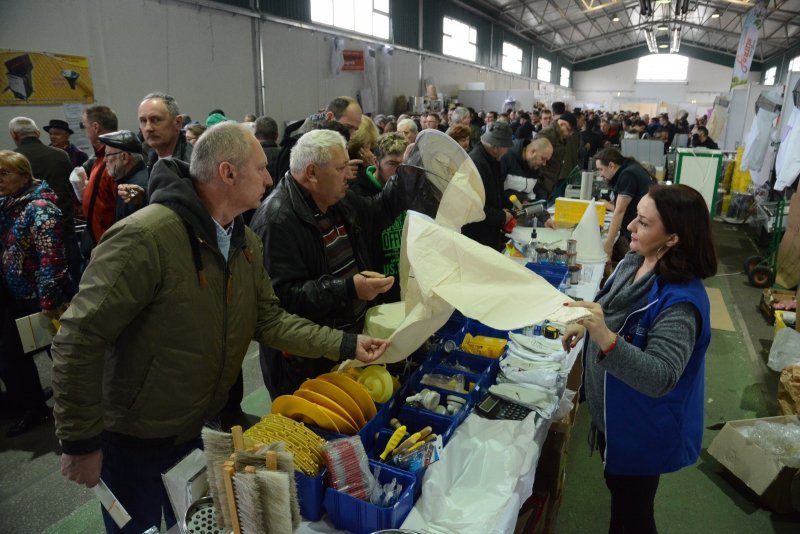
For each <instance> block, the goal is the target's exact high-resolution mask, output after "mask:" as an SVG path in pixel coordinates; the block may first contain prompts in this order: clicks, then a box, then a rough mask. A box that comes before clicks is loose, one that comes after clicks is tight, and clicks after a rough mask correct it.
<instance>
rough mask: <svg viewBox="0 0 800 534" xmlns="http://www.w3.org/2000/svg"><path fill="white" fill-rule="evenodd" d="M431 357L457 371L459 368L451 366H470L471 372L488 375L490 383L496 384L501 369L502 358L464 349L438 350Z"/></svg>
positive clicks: (440, 364) (439, 364) (438, 363)
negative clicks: (479, 354) (487, 356)
mask: <svg viewBox="0 0 800 534" xmlns="http://www.w3.org/2000/svg"><path fill="white" fill-rule="evenodd" d="M431 359H432V360H433V361H434V362H436V365H438V366H440V367H445V368H451V369H453V370H454V371H457V369H455V368H452V367H450V366H452V365H455V364H457V365H460V366H462V367H466V368H468V369H469V370H470V372H472V373H474V374H478V375H481V376H483V375H485V376H487V377H488V379H489V380H488V383H489V384H490V385H491V384H494V381H495V379H496V378H497V373H498V372H499V370H500V358H486V357H484V356H478V355H476V354H470V353H468V352H464V351H462V350H453V351H451V352H449V353H446V352H444V351H441V352H437V353H435V354H432V355H431Z"/></svg>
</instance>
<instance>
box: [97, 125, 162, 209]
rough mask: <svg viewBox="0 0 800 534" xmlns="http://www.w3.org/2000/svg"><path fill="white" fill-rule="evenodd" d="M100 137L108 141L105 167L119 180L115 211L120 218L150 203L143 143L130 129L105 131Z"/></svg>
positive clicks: (100, 139)
mask: <svg viewBox="0 0 800 534" xmlns="http://www.w3.org/2000/svg"><path fill="white" fill-rule="evenodd" d="M97 139H98V140H99V141H100V142H101V143H103V144H104V145H106V170H107V171H108V174H110V175H111V176H112V177H113V178H114V182H116V184H117V204H116V208H115V211H114V222H117V221H119V220H120V219H124V218H125V217H127V216H128V215H130V214H131V213H133V212H134V211H136V210H138V209H139V208H141V207H142V206H143V205H145V204H146V203H147V199H146V198H145V195H146V191H147V181H148V179H149V173H148V172H147V167H146V166H145V164H144V157H143V156H142V143H141V142H140V141H139V138H138V137H137V136H136V134H134V133H133V132H130V131H128V130H119V131H118V132H111V133H106V134H102V135H99V136H98V137H97Z"/></svg>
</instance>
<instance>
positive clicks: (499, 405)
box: [475, 393, 532, 421]
mask: <svg viewBox="0 0 800 534" xmlns="http://www.w3.org/2000/svg"><path fill="white" fill-rule="evenodd" d="M475 411H477V412H478V414H479V415H482V416H483V417H486V418H487V419H509V420H512V421H522V420H523V419H525V417H526V416H527V415H528V414H529V413H531V411H532V410H531V409H530V408H526V407H525V406H522V405H520V404H515V403H513V402H511V401H507V400H505V399H501V398H500V397H498V396H496V395H492V394H491V393H489V394H488V395H486V397H485V398H484V399H483V400H482V401H481V402H480V403H479V404H478V405H477V406H476V407H475Z"/></svg>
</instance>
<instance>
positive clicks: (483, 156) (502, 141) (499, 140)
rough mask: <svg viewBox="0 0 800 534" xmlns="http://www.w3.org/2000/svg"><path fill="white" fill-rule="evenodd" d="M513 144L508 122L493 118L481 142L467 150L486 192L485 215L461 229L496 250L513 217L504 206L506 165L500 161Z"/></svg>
mask: <svg viewBox="0 0 800 534" xmlns="http://www.w3.org/2000/svg"><path fill="white" fill-rule="evenodd" d="M512 145H513V143H512V141H511V126H509V125H508V124H506V123H504V122H496V123H494V124H493V125H492V126H490V127H489V129H488V130H486V133H484V134H483V135H482V136H481V142H480V143H478V145H477V146H476V147H475V148H473V149H472V151H471V152H470V153H469V157H470V158H471V159H472V161H473V162H474V163H475V167H477V168H478V172H479V173H480V175H481V181H482V182H483V189H484V191H485V192H486V203H485V204H484V207H483V211H484V213H485V214H486V218H485V219H484V220H482V221H478V222H474V223H470V224H467V225H465V226H464V227H463V228H462V229H461V232H462V233H463V234H464V235H465V236H467V237H470V238H472V239H474V240H475V241H477V242H478V243H481V244H482V245H486V246H487V247H491V248H493V249H495V250H500V249H501V248H502V246H503V243H502V238H503V227H504V226H505V225H506V224H508V222H509V221H510V220H511V218H512V215H511V213H510V212H509V211H507V210H504V209H503V178H504V176H505V165H504V164H503V163H502V158H503V156H504V155H505V154H506V152H508V149H509V148H510V147H511V146H512Z"/></svg>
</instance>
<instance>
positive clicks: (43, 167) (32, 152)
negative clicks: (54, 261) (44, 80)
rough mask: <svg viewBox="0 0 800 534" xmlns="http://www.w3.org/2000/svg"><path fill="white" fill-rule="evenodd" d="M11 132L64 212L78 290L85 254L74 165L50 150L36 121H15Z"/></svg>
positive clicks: (71, 269) (61, 153)
mask: <svg viewBox="0 0 800 534" xmlns="http://www.w3.org/2000/svg"><path fill="white" fill-rule="evenodd" d="M8 129H9V132H10V134H11V139H12V140H13V141H14V144H15V145H16V146H17V149H16V152H18V153H20V154H22V155H23V156H25V157H26V158H28V161H29V162H30V163H31V168H32V169H33V177H34V178H36V179H38V180H42V181H45V182H47V184H48V185H49V186H50V188H51V189H52V190H53V192H55V194H56V196H57V197H58V200H56V205H57V206H58V209H60V210H61V215H62V216H63V225H64V249H65V251H64V252H65V254H66V259H67V264H68V266H69V274H70V277H71V278H72V280H73V282H74V283H75V289H77V284H78V281H79V280H80V277H81V254H80V249H79V247H78V238H77V237H76V236H75V218H74V210H75V195H74V194H73V191H72V186H71V185H70V183H69V175H70V173H71V172H72V162H71V161H70V159H69V156H68V155H67V153H66V152H64V151H63V150H61V149H58V148H54V147H49V146H47V145H45V144H44V143H42V142H41V141H40V140H39V136H40V135H41V132H40V131H39V128H38V127H37V126H36V123H35V122H34V121H33V120H32V119H29V118H27V117H16V118H14V119H11V122H9V124H8Z"/></svg>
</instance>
